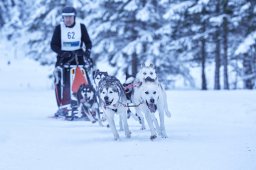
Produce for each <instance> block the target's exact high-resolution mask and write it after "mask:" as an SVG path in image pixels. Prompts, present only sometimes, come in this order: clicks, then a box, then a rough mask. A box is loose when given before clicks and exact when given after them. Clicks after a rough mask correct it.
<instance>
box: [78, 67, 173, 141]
mask: <svg viewBox="0 0 256 170" xmlns="http://www.w3.org/2000/svg"><path fill="white" fill-rule="evenodd" d="M93 81H94V84H95V88H94V87H93V86H92V85H83V86H81V87H80V89H79V91H78V93H77V99H78V103H79V107H78V113H80V114H81V113H82V110H83V113H85V114H86V116H87V117H88V118H89V120H90V121H92V122H93V123H94V122H96V120H98V122H99V125H100V126H103V122H102V121H103V120H105V119H106V120H107V123H108V127H109V128H110V130H111V131H112V133H113V136H114V140H118V139H119V133H118V131H117V128H116V125H117V124H116V122H115V120H116V119H115V115H117V116H118V117H119V126H120V130H124V133H125V136H126V137H127V138H130V137H131V131H130V130H129V126H128V123H127V119H128V117H130V116H131V117H133V118H134V119H135V120H138V121H139V122H140V124H141V129H145V121H144V118H145V119H146V122H147V125H148V127H149V130H150V139H151V140H154V139H155V138H157V136H160V137H162V138H167V134H166V130H165V121H164V118H165V115H166V116H167V117H171V113H170V112H169V110H168V105H167V98H166V93H165V90H164V89H163V87H162V86H161V84H160V83H159V81H158V78H157V74H156V71H155V68H154V66H153V64H148V65H143V66H142V68H141V69H140V70H139V72H138V73H137V75H136V78H132V77H131V78H129V79H127V80H126V82H125V83H124V84H121V82H120V81H119V80H118V79H117V78H116V77H114V76H110V75H108V73H107V72H101V71H99V70H96V71H94V73H93ZM130 108H134V110H135V113H133V112H132V111H131V110H130ZM97 109H98V110H99V109H100V110H101V111H102V112H103V114H102V116H100V113H99V111H98V112H97ZM157 113H158V114H157ZM92 114H96V116H95V117H96V119H95V117H93V116H92ZM157 115H158V116H157Z"/></svg>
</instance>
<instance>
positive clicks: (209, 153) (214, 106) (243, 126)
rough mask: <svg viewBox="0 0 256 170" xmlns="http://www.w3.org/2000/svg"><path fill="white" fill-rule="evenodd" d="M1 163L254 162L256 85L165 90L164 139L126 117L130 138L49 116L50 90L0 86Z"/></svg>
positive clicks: (234, 167) (75, 168) (208, 165)
mask: <svg viewBox="0 0 256 170" xmlns="http://www.w3.org/2000/svg"><path fill="white" fill-rule="evenodd" d="M0 94H1V97H0V106H1V114H0V115H1V116H0V169H2V170H35V169H37V170H46V169H52V170H70V169H72V170H80V169H90V170H102V169H105V170H113V169H123V170H126V169H127V170H128V169H129V170H133V169H134V170H138V169H139V170H140V169H141V170H142V169H161V170H187V169H190V170H205V169H207V170H216V169H218V170H244V169H248V170H254V169H256V162H255V160H256V105H255V101H256V92H255V91H217V92H216V91H206V92H205V91H168V93H167V95H168V104H169V108H170V111H171V112H172V118H171V119H168V118H167V119H166V130H167V134H168V136H169V138H168V139H161V138H159V139H157V140H155V141H153V142H152V141H150V140H149V131H148V129H147V130H145V131H141V130H139V128H140V126H139V124H138V123H137V122H135V121H134V120H132V119H129V125H130V129H131V131H132V138H131V139H126V138H125V137H124V133H123V132H120V135H121V140H120V141H114V140H113V137H112V134H111V132H110V130H109V129H107V128H103V127H99V126H98V125H97V124H91V123H89V122H84V121H74V122H70V121H63V120H56V119H51V118H49V116H51V115H52V114H53V113H54V112H55V110H56V105H55V98H54V94H53V90H47V89H42V90H40V89H33V90H29V89H26V88H24V89H16V90H6V88H5V89H1V88H0Z"/></svg>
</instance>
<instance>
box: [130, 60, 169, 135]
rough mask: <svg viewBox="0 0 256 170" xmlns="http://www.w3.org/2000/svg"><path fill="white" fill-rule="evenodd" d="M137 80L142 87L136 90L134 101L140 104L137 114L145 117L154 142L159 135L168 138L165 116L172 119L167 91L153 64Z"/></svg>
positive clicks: (141, 72) (140, 73)
mask: <svg viewBox="0 0 256 170" xmlns="http://www.w3.org/2000/svg"><path fill="white" fill-rule="evenodd" d="M136 79H137V81H139V82H140V83H141V85H140V86H137V87H136V88H135V89H134V95H133V100H134V101H135V103H139V106H138V108H137V109H136V110H137V112H140V113H144V115H145V118H146V120H147V123H148V126H149V129H150V132H151V136H150V139H151V140H154V139H155V138H156V137H157V134H158V135H160V136H161V137H163V138H167V134H166V130H165V124H164V114H166V116H167V117H171V113H170V111H169V110H168V105H167V97H166V93H165V90H164V89H163V87H162V86H161V84H160V83H159V81H158V78H157V74H156V71H155V68H154V66H153V64H149V65H144V66H143V67H142V68H141V70H140V71H139V72H138V73H137V75H136ZM156 112H158V113H159V121H160V126H159V124H158V121H157V118H156Z"/></svg>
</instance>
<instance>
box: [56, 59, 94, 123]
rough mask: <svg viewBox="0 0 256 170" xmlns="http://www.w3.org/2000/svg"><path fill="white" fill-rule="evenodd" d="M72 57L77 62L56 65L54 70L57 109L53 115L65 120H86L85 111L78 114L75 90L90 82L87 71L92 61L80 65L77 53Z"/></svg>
mask: <svg viewBox="0 0 256 170" xmlns="http://www.w3.org/2000/svg"><path fill="white" fill-rule="evenodd" d="M72 57H73V59H76V63H77V64H70V62H67V63H65V64H63V65H61V66H57V67H56V68H55V70H54V85H55V97H56V101H57V105H58V111H57V112H56V113H55V114H54V117H55V118H65V119H66V120H75V119H85V120H88V116H86V114H85V113H83V112H81V114H80V115H79V114H78V111H79V110H78V106H79V101H78V99H77V92H78V90H79V88H80V86H82V85H88V84H91V80H90V77H89V75H88V72H89V71H90V69H91V67H92V63H91V61H85V64H84V65H81V64H78V61H77V55H74V56H72ZM71 61H72V60H71Z"/></svg>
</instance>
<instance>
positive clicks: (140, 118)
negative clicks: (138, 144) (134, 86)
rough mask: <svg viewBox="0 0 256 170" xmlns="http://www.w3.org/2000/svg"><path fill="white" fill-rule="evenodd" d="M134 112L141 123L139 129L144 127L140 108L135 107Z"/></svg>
mask: <svg viewBox="0 0 256 170" xmlns="http://www.w3.org/2000/svg"><path fill="white" fill-rule="evenodd" d="M136 114H137V117H138V119H139V122H140V124H141V130H144V129H146V127H145V121H144V116H143V114H142V112H141V110H140V109H139V107H136Z"/></svg>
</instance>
